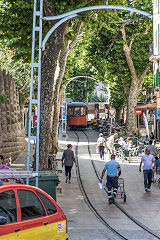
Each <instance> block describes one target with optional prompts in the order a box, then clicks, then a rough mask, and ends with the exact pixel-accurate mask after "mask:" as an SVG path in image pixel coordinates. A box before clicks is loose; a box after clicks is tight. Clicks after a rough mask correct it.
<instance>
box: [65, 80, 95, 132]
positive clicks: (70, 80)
mask: <svg viewBox="0 0 160 240" xmlns="http://www.w3.org/2000/svg"><path fill="white" fill-rule="evenodd" d="M79 78H86V79H92V80H94V81H96V82H97V79H95V78H93V77H90V76H85V75H84V76H75V77H72V78H70V79H69V81H68V82H67V84H66V85H65V87H64V91H63V100H62V112H61V119H62V136H63V137H65V136H66V128H67V103H66V88H67V86H68V84H69V83H70V82H72V81H74V80H76V81H77V80H78V79H79ZM63 115H65V119H64V118H63Z"/></svg>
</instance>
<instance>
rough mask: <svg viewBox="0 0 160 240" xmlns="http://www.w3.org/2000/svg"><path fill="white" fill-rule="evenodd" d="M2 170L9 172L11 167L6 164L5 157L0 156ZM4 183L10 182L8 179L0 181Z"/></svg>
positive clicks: (0, 168)
mask: <svg viewBox="0 0 160 240" xmlns="http://www.w3.org/2000/svg"><path fill="white" fill-rule="evenodd" d="M0 170H9V167H8V166H7V165H5V164H4V157H3V156H2V155H0ZM0 180H1V181H3V182H5V181H6V182H8V179H0Z"/></svg>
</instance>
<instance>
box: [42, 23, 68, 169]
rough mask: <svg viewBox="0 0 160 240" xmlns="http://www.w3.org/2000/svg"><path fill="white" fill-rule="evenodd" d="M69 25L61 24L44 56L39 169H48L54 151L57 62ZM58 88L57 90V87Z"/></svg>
mask: <svg viewBox="0 0 160 240" xmlns="http://www.w3.org/2000/svg"><path fill="white" fill-rule="evenodd" d="M67 29H68V27H67V23H65V24H63V25H61V26H60V27H59V28H58V29H56V30H55V32H54V33H53V34H52V36H51V38H50V44H49V48H48V49H47V51H46V53H43V56H42V80H41V100H40V144H39V149H40V151H39V163H40V165H39V169H40V170H45V169H48V153H49V152H52V141H53V139H52V127H53V113H54V107H55V103H56V101H57V100H56V99H57V95H55V92H58V90H59V89H58V88H57V87H56V84H57V82H56V81H57V69H58V66H57V63H58V61H59V56H60V52H61V49H62V48H63V46H64V36H65V34H66V31H67ZM56 88H57V91H55V89H56Z"/></svg>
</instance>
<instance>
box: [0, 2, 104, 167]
mask: <svg viewBox="0 0 160 240" xmlns="http://www.w3.org/2000/svg"><path fill="white" fill-rule="evenodd" d="M95 3H96V4H100V3H104V1H100V0H99V1H98V0H97V1H94V0H90V1H87V0H83V1H81V0H80V1H77V0H72V1H69V0H64V1H58V0H57V1H54V6H53V2H52V1H51V0H48V1H45V0H44V15H51V16H54V15H58V14H60V13H63V12H67V11H71V10H73V9H76V8H80V7H85V6H88V4H90V5H95ZM0 9H1V12H2V18H1V19H0V32H1V39H3V40H4V39H7V40H9V41H8V42H7V43H8V47H10V48H11V49H14V51H15V58H20V57H24V58H25V59H26V61H27V60H28V59H29V58H30V54H31V39H32V37H31V32H32V9H33V1H31V0H28V1H26V0H25V1H24V0H19V1H13V0H1V1H0ZM83 15H84V16H85V14H83ZM54 24H55V21H48V22H47V23H45V24H44V30H45V32H47V31H48V29H50V28H51V27H52V26H53V25H54ZM82 25H83V23H82V19H80V20H79V19H75V20H72V21H67V22H65V23H64V24H62V25H61V26H60V27H58V28H57V29H56V30H55V31H54V33H53V34H52V36H51V37H50V39H49V42H48V43H47V47H46V51H45V52H43V55H42V81H41V100H40V101H41V105H40V106H41V109H40V112H41V117H40V169H41V170H43V169H47V168H48V161H47V159H48V153H49V152H53V153H56V152H57V150H58V140H57V135H58V134H57V133H58V112H57V109H58V107H57V106H58V99H59V95H60V86H61V83H62V79H63V75H64V72H65V67H66V61H67V57H68V54H69V52H70V50H71V49H72V48H73V47H74V45H75V44H76V41H77V37H78V34H79V32H80V29H81V27H82Z"/></svg>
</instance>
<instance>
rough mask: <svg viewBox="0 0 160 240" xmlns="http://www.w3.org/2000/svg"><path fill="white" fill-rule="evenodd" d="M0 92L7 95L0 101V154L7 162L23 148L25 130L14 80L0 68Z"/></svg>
mask: <svg viewBox="0 0 160 240" xmlns="http://www.w3.org/2000/svg"><path fill="white" fill-rule="evenodd" d="M0 93H1V94H6V95H7V98H6V100H5V101H3V102H0V154H2V155H3V156H4V157H5V162H9V158H10V157H11V159H12V161H14V160H15V159H16V158H17V156H18V155H19V154H20V153H21V152H22V151H23V150H24V144H25V131H24V123H23V111H22V109H20V104H19V94H18V91H17V89H16V84H15V81H14V80H13V79H12V78H11V77H10V76H9V75H8V74H6V72H5V71H4V70H3V71H1V70H0Z"/></svg>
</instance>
